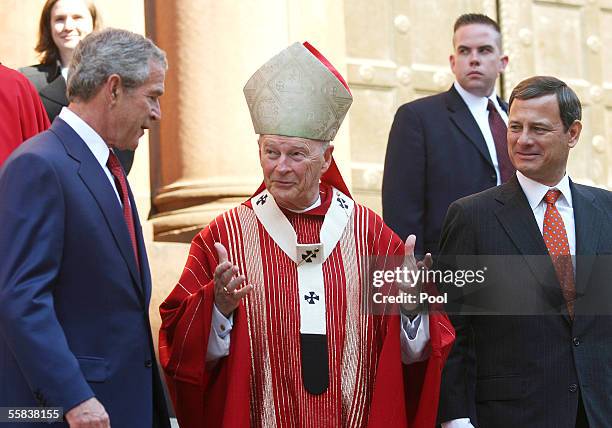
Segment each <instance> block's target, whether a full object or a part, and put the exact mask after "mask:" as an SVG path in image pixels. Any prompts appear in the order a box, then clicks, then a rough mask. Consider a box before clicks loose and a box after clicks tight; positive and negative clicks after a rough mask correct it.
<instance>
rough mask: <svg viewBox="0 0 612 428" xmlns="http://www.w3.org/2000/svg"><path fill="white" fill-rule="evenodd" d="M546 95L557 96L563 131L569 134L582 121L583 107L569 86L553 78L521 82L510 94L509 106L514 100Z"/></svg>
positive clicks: (534, 77) (536, 78)
mask: <svg viewBox="0 0 612 428" xmlns="http://www.w3.org/2000/svg"><path fill="white" fill-rule="evenodd" d="M545 95H556V96H557V103H558V104H559V115H560V116H561V122H563V131H564V132H567V130H568V129H569V127H570V126H572V123H574V122H575V121H577V120H580V119H582V105H581V104H580V99H579V98H578V95H576V93H575V92H574V91H573V90H572V88H570V87H569V86H567V84H566V83H565V82H564V81H562V80H559V79H557V78H556V77H552V76H533V77H530V78H528V79H525V80H523V81H522V82H520V83H519V84H518V85H516V87H515V88H514V89H513V90H512V94H510V102H509V105H510V106H512V103H513V102H514V100H530V99H532V98H539V97H543V96H545Z"/></svg>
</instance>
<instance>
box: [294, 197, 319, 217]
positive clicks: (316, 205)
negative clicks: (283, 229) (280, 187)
mask: <svg viewBox="0 0 612 428" xmlns="http://www.w3.org/2000/svg"><path fill="white" fill-rule="evenodd" d="M319 205H321V194H317V200H316V201H314V203H313V204H312V205H311V206H309V207H308V208H304V209H303V210H292V209H291V208H285V209H286V210H288V211H291V212H292V213H296V214H301V213H305V212H306V211H310V210H314V209H315V208H316V207H318V206H319Z"/></svg>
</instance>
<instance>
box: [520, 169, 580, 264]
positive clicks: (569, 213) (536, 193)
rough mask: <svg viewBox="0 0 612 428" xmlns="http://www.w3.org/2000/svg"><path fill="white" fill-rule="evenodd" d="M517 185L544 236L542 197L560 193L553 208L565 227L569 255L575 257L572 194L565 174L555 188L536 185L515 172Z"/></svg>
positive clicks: (533, 181)
mask: <svg viewBox="0 0 612 428" xmlns="http://www.w3.org/2000/svg"><path fill="white" fill-rule="evenodd" d="M516 177H517V178H518V181H519V184H520V185H521V188H522V189H523V192H524V193H525V196H526V197H527V201H528V202H529V206H530V207H531V210H532V211H533V215H534V217H535V219H536V222H537V223H538V228H539V229H540V233H542V235H544V233H543V231H542V230H543V228H544V213H546V202H545V201H544V195H546V192H548V191H549V190H550V189H557V190H560V191H561V196H559V199H558V200H557V203H556V204H555V206H556V207H557V210H558V211H559V214H561V218H562V219H563V224H564V225H565V232H566V233H567V241H568V243H569V248H570V254H571V255H576V226H575V223H574V205H573V203H572V192H571V191H570V186H569V178H568V176H567V174H565V175H564V176H563V178H562V179H561V181H559V182H558V183H557V184H556V185H555V186H553V187H549V186H547V185H545V184H541V183H538V182H537V181H535V180H532V179H531V178H528V177H525V176H524V175H523V174H522V173H521V172H520V171H517V172H516Z"/></svg>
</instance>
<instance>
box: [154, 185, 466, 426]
mask: <svg viewBox="0 0 612 428" xmlns="http://www.w3.org/2000/svg"><path fill="white" fill-rule="evenodd" d="M320 193H321V198H322V205H321V206H319V207H317V208H315V209H314V210H311V211H309V212H308V213H303V214H294V213H288V212H284V214H285V216H286V217H287V219H288V220H289V222H290V223H291V226H292V227H293V229H294V230H295V232H296V235H297V241H298V243H313V242H319V232H320V230H321V227H322V224H323V221H324V218H325V214H326V213H327V212H328V210H329V208H330V205H331V204H332V203H334V200H335V196H334V191H333V188H332V187H330V186H327V185H321V192H320ZM215 242H221V243H222V244H223V245H224V246H225V247H226V248H227V250H228V254H229V259H230V260H231V261H232V262H233V263H234V264H236V265H238V267H239V269H240V273H241V274H243V275H245V276H246V278H247V283H249V284H253V285H254V290H253V291H252V293H251V294H250V295H249V296H248V297H246V298H245V299H243V301H242V302H241V304H240V306H239V307H238V308H237V310H236V311H235V312H234V327H233V329H232V332H231V342H230V343H231V345H230V353H229V356H227V357H224V358H222V359H220V360H219V361H218V362H216V364H215V365H212V366H210V365H208V366H207V365H206V364H205V359H206V351H207V347H208V337H209V333H210V329H211V316H212V309H213V298H214V297H213V287H214V285H213V273H214V270H215V267H216V266H217V262H218V261H217V255H216V251H215V249H214V248H213V244H214V243H215ZM403 254H404V243H403V242H402V241H401V239H400V238H399V237H398V236H397V235H395V234H394V233H393V232H392V231H391V230H390V229H389V228H388V227H387V226H386V225H385V224H384V223H383V222H382V220H381V218H380V217H379V216H378V215H376V214H375V213H374V212H372V211H371V210H369V209H368V208H365V207H363V206H360V205H358V204H355V205H354V209H353V210H352V211H351V214H350V216H349V218H348V221H347V223H346V227H345V228H344V230H343V232H342V234H341V236H340V239H339V241H338V243H337V245H335V247H334V248H333V250H331V249H330V254H329V256H328V257H327V258H326V260H325V262H324V263H323V280H324V286H325V302H326V310H325V323H326V334H327V346H328V366H329V387H328V389H327V390H326V391H325V392H324V393H322V394H320V395H312V394H309V393H308V392H307V391H306V390H305V389H304V386H303V379H302V374H301V361H300V359H301V353H300V309H299V308H300V303H299V298H300V296H299V293H298V274H297V269H296V263H295V262H294V261H293V260H292V259H290V258H289V257H288V256H287V254H286V253H285V252H283V251H282V249H281V248H280V247H279V246H278V245H277V243H276V242H275V241H274V240H273V239H272V237H271V235H270V234H269V233H268V231H267V230H266V228H265V227H264V226H263V225H262V223H261V222H260V221H259V219H258V217H257V216H256V214H255V211H254V209H253V204H252V203H251V201H249V202H246V203H244V204H242V205H240V206H238V207H236V208H234V209H232V210H230V211H228V212H226V213H224V214H222V215H220V216H219V217H217V218H216V219H215V220H214V221H213V222H212V223H211V224H209V225H208V226H207V227H206V228H204V229H203V230H202V231H201V232H200V233H199V234H198V235H197V236H196V237H195V238H194V239H193V241H192V244H191V249H190V252H189V256H188V259H187V264H186V266H185V268H184V270H183V273H182V275H181V278H180V281H179V283H178V284H177V285H176V287H175V288H174V290H173V291H172V293H171V294H170V296H168V298H167V299H166V301H165V302H164V303H163V304H162V306H161V308H160V311H161V316H162V327H161V331H160V338H159V344H160V349H159V355H160V360H161V364H162V366H163V368H164V370H165V373H166V379H167V381H168V385H169V388H170V393H171V396H172V400H173V402H174V407H175V409H176V413H177V417H178V420H179V423H180V425H181V427H182V428H201V427H204V426H210V427H248V426H253V427H259V426H265V427H292V426H296V427H297V426H316V427H384V428H390V427H394V428H395V427H417V428H425V427H433V426H434V425H435V420H436V413H437V407H438V396H439V386H440V375H441V371H442V367H443V365H444V361H445V360H446V357H447V355H448V353H449V351H450V348H451V345H452V342H453V340H454V330H453V328H452V326H451V324H450V322H449V321H448V319H447V317H446V315H444V314H442V313H440V312H435V313H434V312H432V313H431V314H430V335H431V341H430V346H431V356H430V358H429V359H428V360H426V361H424V362H421V363H415V364H410V365H408V366H406V365H404V364H402V361H401V350H400V317H399V316H398V315H397V314H396V315H377V314H373V313H372V310H371V309H372V298H371V293H372V289H371V287H370V286H369V285H366V284H368V283H369V282H368V281H369V278H371V276H370V275H371V270H372V269H373V268H374V264H373V263H372V260H373V258H372V257H371V256H372V255H379V256H380V255H383V256H384V255H395V256H398V258H399V257H401V256H402V255H403ZM385 258H386V257H385ZM379 259H380V257H379Z"/></svg>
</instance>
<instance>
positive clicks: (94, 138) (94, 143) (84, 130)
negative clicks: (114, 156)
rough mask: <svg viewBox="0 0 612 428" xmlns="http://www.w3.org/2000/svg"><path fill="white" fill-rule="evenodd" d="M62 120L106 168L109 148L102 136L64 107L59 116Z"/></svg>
mask: <svg viewBox="0 0 612 428" xmlns="http://www.w3.org/2000/svg"><path fill="white" fill-rule="evenodd" d="M59 117H60V119H62V120H63V121H64V122H66V123H67V124H68V125H69V126H70V127H71V128H72V129H74V132H76V133H77V134H78V135H79V137H81V139H82V140H83V141H84V142H85V144H86V145H87V147H88V148H89V150H91V152H92V153H93V155H94V156H95V158H96V160H97V161H98V163H99V164H100V166H102V168H105V167H106V162H107V161H108V156H109V153H110V152H109V148H108V146H107V145H106V143H105V142H104V140H103V139H102V137H100V135H99V134H98V133H97V132H96V131H94V130H93V128H92V127H91V126H89V125H88V124H87V123H86V122H85V121H84V120H83V119H81V118H80V117H79V116H78V115H77V114H76V113H74V112H73V111H72V110H70V109H69V108H68V107H63V108H62V111H60V114H59Z"/></svg>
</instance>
